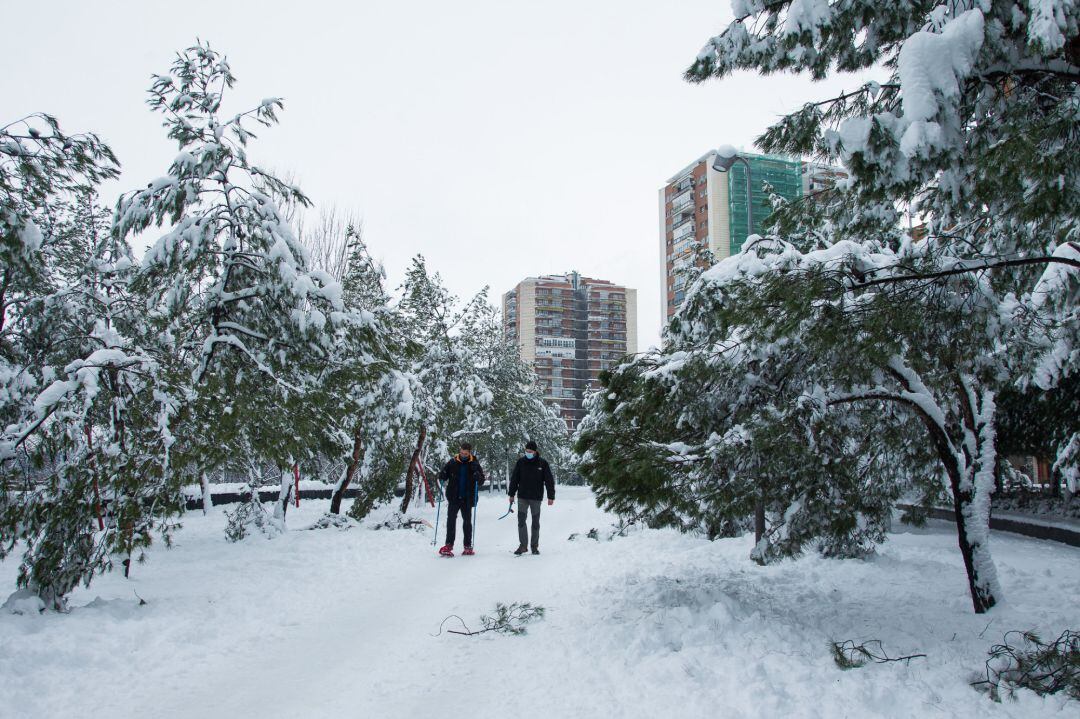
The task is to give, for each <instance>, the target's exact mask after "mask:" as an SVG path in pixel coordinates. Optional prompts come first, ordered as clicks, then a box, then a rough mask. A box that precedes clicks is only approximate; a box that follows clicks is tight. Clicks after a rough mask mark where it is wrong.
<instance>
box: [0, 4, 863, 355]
mask: <svg viewBox="0 0 1080 719" xmlns="http://www.w3.org/2000/svg"><path fill="white" fill-rule="evenodd" d="M730 18H731V10H730V6H729V3H728V2H726V1H725V0H711V1H710V0H680V1H679V2H658V1H656V0H653V1H652V2H645V1H638V0H587V1H586V0H572V1H571V0H545V1H544V2H539V1H529V2H523V1H511V0H483V1H477V0H458V1H457V2H448V1H447V0H430V1H428V0H425V1H424V2H400V1H399V2H369V1H366V0H356V1H355V2H329V1H323V0H291V1H290V2H278V1H277V0H272V1H271V0H264V1H263V2H246V1H244V2H241V1H238V0H228V1H227V2H226V1H224V0H217V1H216V2H210V1H207V2H203V1H194V0H187V1H184V0H180V1H179V2H178V1H175V0H174V1H172V2H168V3H165V2H157V1H156V0H142V1H141V2H105V1H101V2H87V1H85V0H83V1H82V2H74V1H73V2H50V1H48V0H38V2H34V3H32V2H19V3H14V2H11V0H7V1H6V2H5V3H4V7H3V8H2V9H0V22H2V23H3V24H4V25H5V29H6V30H7V32H5V33H4V35H5V41H4V43H3V44H2V45H0V68H2V71H0V110H2V112H0V122H2V123H3V124H6V123H7V122H10V121H11V120H13V119H16V118H18V117H21V116H23V115H24V114H26V113H28V112H33V111H45V112H49V113H52V114H54V115H56V116H57V117H58V118H59V119H60V122H61V126H62V127H63V128H64V129H65V130H66V131H68V132H78V131H94V132H97V133H99V134H100V135H101V136H102V137H103V138H104V139H105V140H106V141H107V142H108V143H109V144H110V145H111V146H112V147H113V149H114V150H115V151H116V154H117V155H118V157H119V158H120V161H121V163H122V164H123V174H122V176H121V179H120V180H119V181H118V182H116V183H110V185H109V186H108V187H106V188H105V192H104V195H105V198H106V199H107V200H108V201H109V202H110V203H111V202H113V201H114V200H115V198H116V196H117V194H118V193H119V192H121V191H126V190H129V189H132V188H135V187H139V186H141V185H143V184H145V183H146V182H148V181H149V180H151V179H153V178H155V177H159V176H161V175H164V174H165V172H166V170H167V168H168V166H169V163H170V162H171V161H172V158H173V157H174V156H175V155H176V148H175V145H174V144H173V143H172V142H170V141H169V140H167V139H166V138H165V134H164V130H163V129H162V128H161V126H160V120H159V118H158V117H157V116H156V115H154V114H152V113H151V112H150V111H149V110H148V108H147V107H146V105H145V104H144V100H145V97H146V94H145V93H146V89H147V87H148V86H149V76H150V74H151V73H153V72H166V71H167V70H168V68H169V64H170V62H171V60H172V57H173V53H174V52H175V51H176V50H177V49H179V48H182V47H185V46H187V45H190V44H192V43H193V41H194V39H195V38H196V37H200V38H202V39H204V40H208V41H209V42H210V43H211V44H212V45H213V46H215V47H216V48H217V49H219V50H221V51H224V52H226V53H227V55H228V57H229V60H230V62H231V65H232V69H233V72H234V73H235V74H236V76H237V78H238V82H237V85H236V88H235V89H234V90H233V94H232V97H231V99H227V101H226V107H225V111H235V110H239V109H246V108H247V107H248V106H251V105H254V104H256V103H258V102H259V101H260V100H261V99H262V98H264V97H269V96H280V97H283V98H284V99H285V111H284V113H282V115H281V124H280V125H279V126H277V127H275V128H273V129H269V130H264V131H263V133H262V135H261V137H260V139H259V140H258V141H257V144H255V145H254V146H253V149H252V151H251V154H252V156H253V159H254V160H255V161H256V162H258V163H259V164H262V165H265V166H267V167H272V168H275V169H278V170H284V171H288V172H290V173H293V174H294V175H295V177H296V178H297V179H298V181H299V183H300V185H301V186H302V188H303V189H304V190H305V192H307V193H308V195H309V196H311V197H312V199H313V200H314V201H315V202H316V204H317V205H327V206H329V205H333V204H337V205H338V206H340V207H342V208H348V209H353V210H355V211H356V212H358V213H359V214H360V215H361V216H362V217H363V220H364V228H365V233H366V238H367V240H368V242H369V243H370V245H371V247H372V249H373V251H374V252H375V254H376V255H377V256H379V257H380V258H381V259H383V260H384V261H385V263H386V266H387V270H388V272H389V274H390V280H391V284H393V285H396V284H398V283H399V282H400V280H401V277H402V273H403V271H404V269H405V267H406V265H407V263H408V261H409V258H410V257H411V256H412V255H414V254H416V253H423V254H424V255H425V256H426V257H427V258H428V262H429V266H431V267H432V268H434V269H436V270H438V271H439V272H440V273H441V274H442V275H443V277H444V278H445V280H446V282H447V284H448V285H449V286H450V288H451V289H452V290H453V291H454V292H455V293H456V294H458V295H459V296H467V295H471V294H473V293H475V292H476V291H477V290H479V289H480V288H481V287H482V286H484V285H489V286H490V287H491V293H492V299H493V300H494V301H496V302H497V301H498V298H499V297H500V296H501V294H502V293H503V292H504V291H506V290H507V289H509V288H510V287H512V286H513V285H514V284H516V283H517V282H518V281H520V280H521V279H522V278H524V277H526V276H529V275H538V274H550V273H556V272H563V271H566V270H570V269H576V270H578V271H580V272H582V273H583V274H586V275H590V276H593V277H598V278H601V279H607V280H612V281H614V282H617V283H621V284H625V285H627V286H629V287H635V288H637V290H638V315H639V337H640V342H641V345H642V348H644V347H647V346H648V345H650V344H654V343H656V342H657V341H658V339H659V327H660V275H661V267H660V260H659V249H658V243H659V239H658V233H659V229H658V226H659V219H658V212H659V210H658V206H657V189H658V188H659V187H660V186H661V185H663V184H664V181H665V180H666V179H667V178H668V177H669V176H670V175H671V174H672V173H674V172H676V171H677V170H679V169H680V168H681V167H683V166H684V165H686V164H688V163H689V162H691V161H693V160H694V159H696V158H697V157H698V156H700V155H701V154H703V153H704V152H706V151H707V150H709V149H710V148H715V147H716V146H717V145H721V144H732V145H735V146H736V147H740V148H744V149H751V147H752V143H753V140H754V138H755V137H757V136H758V135H759V134H760V133H761V131H762V130H763V129H764V128H765V127H766V126H767V125H768V124H769V123H771V122H773V121H775V119H776V118H777V117H778V116H779V115H780V114H782V113H784V112H785V111H790V110H792V109H795V108H798V107H799V106H800V105H801V104H802V103H803V102H805V101H807V100H811V99H821V98H823V97H826V96H827V95H828V94H829V93H830V92H832V91H834V90H836V89H840V88H844V87H847V88H851V87H854V86H855V85H856V84H857V80H856V79H854V78H838V79H836V80H830V81H829V82H827V83H811V82H810V81H809V79H807V78H805V77H797V76H790V75H784V76H774V77H757V76H753V75H749V74H747V75H741V76H738V77H734V78H731V79H728V80H725V81H723V82H715V81H713V82H710V83H706V84H704V85H690V84H687V83H685V82H684V81H683V80H682V72H683V71H684V70H685V69H686V67H688V66H689V64H690V63H691V62H692V61H693V59H694V57H695V55H696V54H697V52H698V50H699V49H700V48H701V46H702V45H703V44H704V43H705V41H706V40H707V39H708V38H709V37H711V36H712V35H715V34H717V33H718V32H719V31H720V30H721V29H722V28H723V26H724V25H725V24H726V22H728V21H729V20H730ZM15 28H18V30H17V31H14V32H13V31H12V30H14V29H15Z"/></svg>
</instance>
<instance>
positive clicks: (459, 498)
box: [439, 442, 486, 557]
mask: <svg viewBox="0 0 1080 719" xmlns="http://www.w3.org/2000/svg"><path fill="white" fill-rule="evenodd" d="M439 481H440V482H446V500H447V502H448V503H449V507H447V511H446V545H445V546H443V548H442V549H440V550H439V554H441V555H442V556H444V557H452V556H454V535H455V533H456V530H457V516H458V512H460V513H461V528H462V530H464V532H465V551H463V552H462V554H464V555H471V554H474V552H473V548H472V529H473V527H472V508H473V504H474V502H475V501H476V495H477V493H478V492H479V491H480V488H481V487H483V486H484V482H485V481H486V479H485V478H484V470H483V469H481V468H480V462H478V461H477V460H476V457H475V456H474V455H473V453H472V445H471V444H469V443H468V442H462V443H461V447H460V449H459V450H458V453H457V454H456V455H454V456H453V457H451V458H450V461H449V462H447V463H446V466H445V467H443V468H442V470H441V471H440V472H439Z"/></svg>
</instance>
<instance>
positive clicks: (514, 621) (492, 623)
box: [431, 602, 544, 637]
mask: <svg viewBox="0 0 1080 719" xmlns="http://www.w3.org/2000/svg"><path fill="white" fill-rule="evenodd" d="M543 618H544V608H543V607H540V606H534V605H532V604H530V603H529V602H514V603H513V604H511V605H509V606H507V605H505V604H503V603H502V602H499V603H497V604H496V605H495V613H494V614H493V615H487V614H485V615H484V616H482V617H480V624H481V625H482V627H483V628H482V629H477V630H475V631H474V630H472V629H470V628H469V625H467V624H466V623H465V620H464V619H462V618H461V617H459V616H458V615H457V614H451V615H450V616H448V617H447V618H446V619H444V620H442V623H441V624H439V632H438V633H437V634H432V635H431V636H433V637H437V636H440V635H441V634H442V633H443V627H445V626H446V623H447V622H448V621H450V620H451V619H456V620H458V621H459V622H460V623H461V628H462V630H464V631H462V630H458V629H447V630H446V633H447V634H460V635H462V636H466V637H472V636H476V635H477V634H484V633H485V632H498V633H499V634H513V635H515V636H517V635H521V634H525V632H526V629H525V625H526V624H529V623H530V622H532V621H534V620H536V619H543Z"/></svg>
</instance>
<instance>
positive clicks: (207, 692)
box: [0, 487, 1080, 719]
mask: <svg viewBox="0 0 1080 719" xmlns="http://www.w3.org/2000/svg"><path fill="white" fill-rule="evenodd" d="M326 504H327V503H326V502H315V501H312V502H304V503H303V504H302V506H301V508H300V510H299V511H295V510H290V515H289V523H290V526H291V527H292V528H293V529H298V528H300V527H304V526H306V525H307V524H309V523H310V522H311V521H313V520H314V519H316V518H317V517H318V516H319V515H320V512H322V511H324V510H325V507H326ZM503 511H505V504H504V501H503V500H502V499H500V498H499V496H498V495H494V496H483V497H482V499H481V506H480V520H479V526H478V533H477V550H478V555H477V556H475V557H460V556H459V557H456V558H454V559H441V558H438V557H436V556H435V548H434V547H432V546H431V534H430V532H428V533H427V534H426V535H421V534H418V533H415V532H410V531H386V530H380V531H372V530H371V529H369V528H367V527H363V528H358V529H353V530H351V531H348V532H343V533H342V532H338V531H335V530H328V531H319V532H305V531H292V532H289V533H288V534H287V535H285V536H283V537H280V538H277V539H274V540H272V541H268V540H263V539H261V538H252V539H249V540H247V541H245V542H242V543H240V544H229V543H227V542H226V541H225V539H224V535H223V533H222V527H223V524H224V518H223V517H222V515H221V514H220V508H219V509H218V510H215V512H214V513H212V514H211V516H210V517H208V518H204V517H202V516H201V515H198V514H194V515H189V516H188V517H186V518H185V524H186V526H185V528H184V529H183V530H182V531H181V532H180V533H179V534H178V535H177V543H176V547H175V548H174V549H172V550H168V551H165V550H155V551H154V552H153V553H152V554H151V556H150V561H149V562H148V563H147V564H145V565H139V566H137V567H136V568H135V570H134V577H133V580H132V581H127V580H124V579H123V577H122V576H120V575H118V574H117V575H110V576H107V577H103V578H102V579H100V580H98V581H97V582H95V584H94V585H93V587H92V588H91V589H90V590H82V591H80V592H78V593H77V594H76V595H75V596H74V597H73V605H75V607H76V608H75V609H74V610H73V611H72V612H71V613H70V614H69V615H67V616H56V615H51V616H40V617H19V616H11V615H9V616H0V717H3V718H4V719H6V718H7V717H12V718H14V717H19V718H20V719H21V718H23V717H26V718H28V719H29V718H33V717H68V716H76V715H86V716H110V717H128V716H130V717H146V716H154V717H163V718H166V717H200V718H201V717H259V718H260V719H261V718H264V717H265V718H273V717H369V716H376V717H380V716H395V717H398V716H401V717H414V716H416V717H420V716H423V717H427V716H430V715H432V714H436V715H448V716H466V717H470V718H471V717H476V718H478V719H482V718H484V717H500V718H502V719H505V718H506V717H548V718H551V717H618V718H619V719H628V718H632V717H650V718H651V719H654V718H655V717H663V716H674V715H682V716H724V717H764V716H784V717H802V716H808V717H817V716H834V717H842V716H851V717H856V716H857V717H875V716H882V717H886V716H887V717H905V716H911V717H915V716H919V717H923V716H941V717H946V716H949V717H952V716H958V717H982V716H1024V717H1039V716H1055V715H1056V716H1060V715H1061V714H1060V711H1061V701H1060V700H1058V699H1039V698H1037V697H1034V696H1033V695H1024V696H1022V697H1021V698H1020V700H1019V701H1018V702H1015V703H1007V704H1001V705H997V704H993V703H991V702H989V701H988V700H986V699H985V698H983V697H982V696H980V695H978V694H976V693H975V692H974V691H973V690H972V689H971V688H970V687H969V686H968V685H967V681H968V680H969V679H970V675H971V673H972V672H974V671H975V670H977V669H979V668H980V667H981V665H982V661H983V660H984V659H985V652H986V650H987V648H988V647H989V646H990V645H991V644H993V643H995V642H997V641H999V640H1000V639H1001V635H1002V633H1003V632H1004V631H1005V630H1006V629H1014V628H1023V629H1027V628H1036V629H1039V630H1041V631H1043V633H1044V634H1046V635H1050V634H1054V633H1056V632H1059V631H1060V630H1061V629H1063V628H1065V627H1066V626H1068V625H1069V624H1070V623H1072V624H1073V625H1074V626H1073V628H1076V627H1075V622H1076V619H1077V617H1076V614H1075V607H1074V605H1072V604H1071V603H1070V602H1071V600H1070V599H1069V598H1070V597H1071V598H1075V597H1076V596H1078V595H1080V562H1078V561H1077V559H1080V550H1077V549H1075V548H1071V547H1063V546H1060V545H1054V544H1052V543H1046V542H1038V541H1033V540H1027V539H1021V538H1013V537H1008V536H1005V535H1000V534H995V535H994V544H993V551H994V555H995V558H996V560H997V562H998V565H999V570H1000V574H1001V577H1002V583H1003V584H1004V586H1005V591H1006V592H1007V593H1008V594H1007V597H1008V601H1007V603H1006V604H1005V606H1003V607H1001V608H999V609H996V610H995V611H994V612H993V613H992V614H990V615H987V616H985V617H979V616H976V615H974V614H972V613H971V608H970V601H969V600H968V597H967V592H966V583H965V579H964V575H963V570H962V567H961V564H960V557H959V552H958V551H957V549H956V544H955V537H954V535H953V534H952V533H951V531H950V528H949V527H948V526H947V525H944V524H943V525H941V526H933V527H930V528H928V529H926V530H921V531H917V532H914V531H913V532H905V533H901V534H896V535H893V536H892V537H891V538H890V541H889V542H888V543H887V544H886V545H885V546H884V547H883V548H882V550H881V553H880V556H879V557H878V558H876V559H875V560H873V561H867V562H862V561H843V562H841V561H830V560H823V559H820V558H818V557H816V556H808V557H805V558H803V559H801V560H799V561H793V562H783V563H781V564H779V565H776V566H772V567H765V568H759V567H756V566H755V565H753V564H751V563H750V562H749V561H747V559H746V557H747V554H748V552H749V549H750V540H749V539H747V538H740V539H733V540H722V541H718V542H706V541H704V540H702V539H699V538H694V537H689V536H684V535H679V534H677V533H674V532H670V531H644V532H637V533H635V534H632V535H631V536H628V537H625V538H620V539H617V540H616V541H613V542H606V541H601V542H594V541H591V540H588V539H581V540H579V541H576V542H568V541H567V536H568V535H569V534H571V533H572V532H581V533H584V532H585V531H587V530H588V529H589V528H591V527H597V528H599V529H600V530H601V532H602V534H603V533H604V530H605V529H606V528H608V527H609V525H610V522H611V521H612V518H611V517H610V516H607V515H605V514H604V513H602V512H600V511H599V510H598V509H597V508H596V507H595V506H594V504H593V502H592V499H591V495H590V494H589V493H588V492H587V491H586V490H583V489H580V488H569V487H566V488H560V490H559V499H558V501H556V503H555V506H554V507H547V506H546V505H545V506H544V509H543V517H542V524H543V528H542V529H543V532H542V537H543V539H542V542H541V550H542V551H543V554H542V555H541V556H539V557H533V556H531V555H526V556H523V557H515V556H513V555H512V554H511V553H510V550H511V549H513V548H514V547H515V546H516V544H517V539H516V526H515V519H514V517H513V516H511V517H508V518H506V519H504V520H501V521H498V520H497V517H498V516H499V515H500V514H502V512H503ZM423 512H424V513H425V516H426V515H427V514H431V515H432V516H431V518H432V519H433V512H430V511H429V510H427V509H425V510H423ZM440 536H441V528H440ZM440 543H441V542H440ZM459 549H460V545H459ZM14 572H15V566H14V564H13V562H10V561H8V562H6V563H3V564H0V583H6V584H8V585H10V584H11V582H12V580H13V577H14ZM134 591H138V593H139V595H141V596H142V597H144V598H145V599H146V600H147V601H148V604H147V605H146V606H142V607H140V606H137V601H136V600H135V598H134V593H133V592H134ZM98 595H100V597H101V598H100V599H97V600H95V599H94V597H95V596H98ZM513 601H530V602H533V603H537V604H541V605H543V606H545V607H546V608H547V610H548V616H547V618H546V619H545V620H543V621H542V622H539V623H537V624H535V625H533V626H532V627H530V630H529V634H528V635H527V636H524V637H506V636H498V635H494V634H486V635H483V636H479V637H461V636H457V635H449V634H443V635H442V636H439V637H433V636H432V634H434V633H435V632H436V631H437V630H438V627H439V623H440V622H441V621H442V619H443V618H444V617H446V616H447V615H450V614H458V615H460V616H461V617H463V618H464V619H465V620H466V621H467V622H468V623H469V624H470V625H471V626H473V627H475V626H477V625H478V621H477V619H478V617H479V615H481V614H483V613H486V612H489V611H491V610H492V608H493V607H494V605H495V603H496V602H504V603H509V602H513ZM988 622H989V625H988ZM448 626H451V625H448ZM980 635H981V636H980ZM1054 635H1055V636H1056V634H1054ZM849 638H852V639H859V640H866V639H871V638H877V639H881V640H883V641H884V642H885V647H886V649H887V650H889V651H891V652H894V653H897V654H900V653H904V654H906V653H912V652H916V651H918V652H925V653H927V654H928V655H929V657H928V659H927V660H925V661H920V662H914V663H912V664H911V666H902V665H888V666H870V667H866V668H863V669H859V670H853V671H848V672H843V671H840V670H839V669H837V668H836V666H835V664H833V662H832V660H831V658H830V656H829V652H828V641H829V640H830V639H849Z"/></svg>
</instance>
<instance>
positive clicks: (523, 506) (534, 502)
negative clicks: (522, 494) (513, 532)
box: [517, 498, 543, 549]
mask: <svg viewBox="0 0 1080 719" xmlns="http://www.w3.org/2000/svg"><path fill="white" fill-rule="evenodd" d="M542 501H543V500H540V499H521V498H518V501H517V503H518V542H519V543H520V544H521V546H522V547H528V546H530V545H529V531H528V529H527V528H526V527H525V515H526V514H527V513H528V512H530V511H531V512H532V545H531V546H532V548H533V549H537V548H539V547H540V504H541V502H542Z"/></svg>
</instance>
